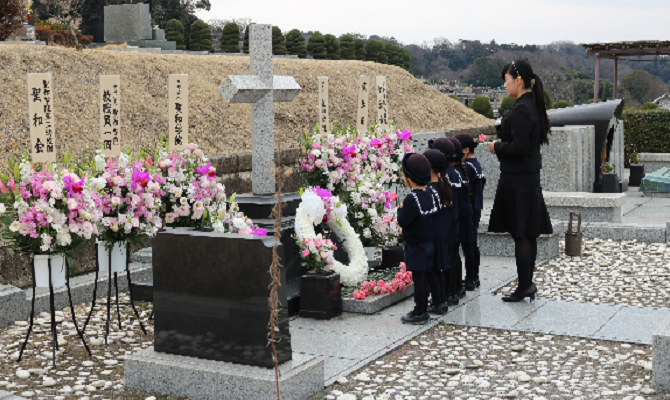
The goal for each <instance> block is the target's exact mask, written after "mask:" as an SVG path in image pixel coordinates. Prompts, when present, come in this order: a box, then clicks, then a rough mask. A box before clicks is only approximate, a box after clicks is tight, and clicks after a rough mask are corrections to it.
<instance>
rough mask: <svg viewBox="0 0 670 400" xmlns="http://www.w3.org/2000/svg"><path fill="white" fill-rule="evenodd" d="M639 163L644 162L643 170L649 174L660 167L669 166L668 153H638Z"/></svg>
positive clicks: (669, 156)
mask: <svg viewBox="0 0 670 400" xmlns="http://www.w3.org/2000/svg"><path fill="white" fill-rule="evenodd" d="M640 164H644V172H645V173H646V174H647V175H649V174H651V173H653V172H655V171H658V170H659V169H661V168H670V154H668V153H640Z"/></svg>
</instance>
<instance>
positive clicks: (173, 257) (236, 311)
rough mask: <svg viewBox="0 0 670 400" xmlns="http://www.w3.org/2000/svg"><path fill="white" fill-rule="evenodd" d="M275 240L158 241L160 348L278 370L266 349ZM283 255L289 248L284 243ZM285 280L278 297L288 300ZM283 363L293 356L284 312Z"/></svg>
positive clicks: (173, 236)
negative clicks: (285, 248)
mask: <svg viewBox="0 0 670 400" xmlns="http://www.w3.org/2000/svg"><path fill="white" fill-rule="evenodd" d="M273 245H274V238H273V237H258V236H253V235H236V234H221V233H209V232H196V231H192V230H185V229H170V230H167V231H165V232H161V233H159V234H158V235H157V236H156V239H154V243H153V274H154V293H153V296H154V313H155V338H154V348H155V350H156V351H159V352H163V353H170V354H177V355H182V356H190V357H198V358H203V359H207V360H216V361H228V362H234V363H239V364H245V365H256V366H261V367H266V368H272V367H274V362H273V361H272V349H271V348H270V347H268V346H267V333H268V321H269V320H270V308H269V307H268V298H269V295H270V289H269V288H268V286H269V285H270V283H271V280H270V275H269V274H268V269H269V267H270V265H271V264H272V247H273ZM278 251H279V254H280V257H281V258H283V252H284V251H283V247H282V246H281V245H280V246H279V249H278ZM285 283H286V282H285V281H284V282H282V286H280V288H279V289H280V290H279V298H280V299H285V298H286V293H285V289H284V288H285ZM278 327H279V332H277V334H278V336H279V337H280V339H281V340H280V341H279V343H278V344H277V352H278V360H279V363H283V362H286V361H288V360H290V359H291V335H290V333H289V329H288V328H289V327H288V312H287V310H286V308H285V307H284V308H282V309H281V311H280V313H279V325H278Z"/></svg>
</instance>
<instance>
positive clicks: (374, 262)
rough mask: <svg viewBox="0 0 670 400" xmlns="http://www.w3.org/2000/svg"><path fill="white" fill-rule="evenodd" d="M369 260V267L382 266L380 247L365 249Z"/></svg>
mask: <svg viewBox="0 0 670 400" xmlns="http://www.w3.org/2000/svg"><path fill="white" fill-rule="evenodd" d="M363 250H365V256H366V257H367V259H368V266H369V267H378V266H379V265H380V264H381V249H380V248H379V247H363Z"/></svg>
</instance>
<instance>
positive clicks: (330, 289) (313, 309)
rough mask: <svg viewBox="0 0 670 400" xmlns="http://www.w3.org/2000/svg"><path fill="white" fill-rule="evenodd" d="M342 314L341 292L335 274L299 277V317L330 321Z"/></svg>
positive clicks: (338, 279)
mask: <svg viewBox="0 0 670 400" xmlns="http://www.w3.org/2000/svg"><path fill="white" fill-rule="evenodd" d="M341 314H342V290H341V285H340V274H338V273H337V272H333V271H330V272H321V273H317V272H312V271H310V272H308V273H306V274H305V275H303V276H301V277H300V316H301V317H303V318H314V319H331V318H333V317H337V316H339V315H341Z"/></svg>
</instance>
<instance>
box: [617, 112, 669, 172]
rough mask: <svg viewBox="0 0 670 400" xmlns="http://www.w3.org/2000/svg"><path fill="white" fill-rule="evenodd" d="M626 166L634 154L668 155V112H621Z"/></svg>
mask: <svg viewBox="0 0 670 400" xmlns="http://www.w3.org/2000/svg"><path fill="white" fill-rule="evenodd" d="M623 120H624V143H625V146H624V147H625V152H626V154H625V157H626V164H628V158H629V155H630V154H634V153H670V111H668V110H663V109H657V110H634V109H626V110H624V112H623Z"/></svg>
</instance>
